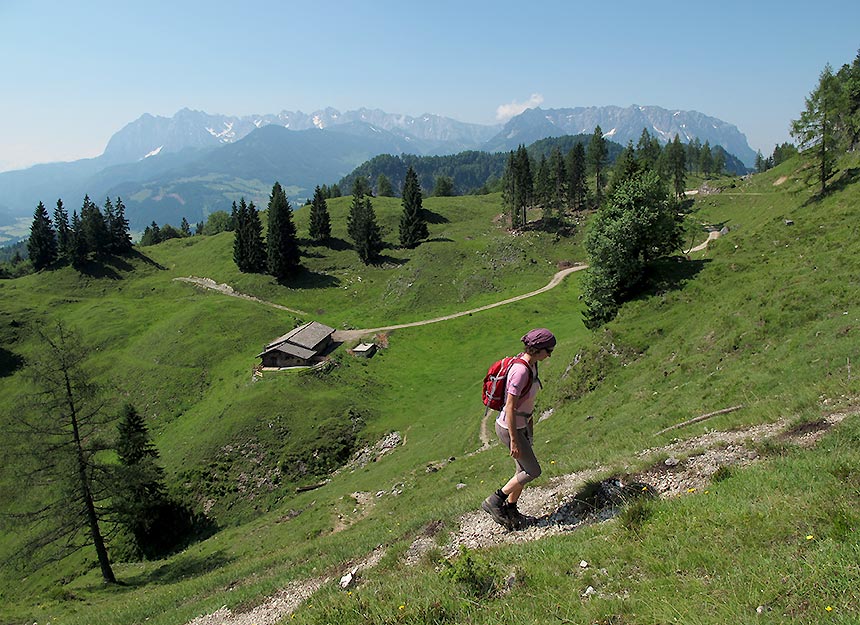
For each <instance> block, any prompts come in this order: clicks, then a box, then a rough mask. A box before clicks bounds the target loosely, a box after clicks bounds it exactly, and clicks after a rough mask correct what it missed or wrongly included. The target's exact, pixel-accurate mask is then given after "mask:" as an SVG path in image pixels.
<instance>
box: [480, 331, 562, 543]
mask: <svg viewBox="0 0 860 625" xmlns="http://www.w3.org/2000/svg"><path fill="white" fill-rule="evenodd" d="M522 341H523V344H524V345H525V351H524V352H523V353H522V354H520V355H519V356H517V358H518V359H521V360H522V361H525V362H521V361H520V360H518V361H516V362H514V363H513V364H512V365H511V367H510V369H509V370H508V375H507V380H506V386H505V391H506V395H505V404H504V407H503V408H502V410H501V411H500V412H499V417H498V418H497V419H496V434H497V435H498V437H499V440H501V441H502V443H504V444H505V445H506V446H507V447H508V449H509V450H510V454H511V457H512V458H513V459H514V462H516V473H515V474H514V476H513V477H512V478H511V479H510V480H508V483H507V484H505V485H504V486H502V487H501V488H500V489H499V490H497V491H496V492H495V493H493V494H492V495H490V496H489V497H487V498H486V499H485V500H484V503H482V504H481V508H482V509H483V510H484V511H485V512H487V513H489V514H490V516H492V517H493V520H495V521H496V522H497V523H499V524H500V525H502V526H504V527H506V528H507V529H521V528H522V527H524V525H525V521H526V518H525V517H524V516H523V515H522V514H520V512H519V510H517V500H518V499H519V498H520V494H521V493H522V492H523V487H524V486H525V485H526V484H527V483H528V482H530V481H532V480H533V479H535V478H536V477H538V476H539V475H540V474H541V468H540V464H538V461H537V458H536V457H535V454H534V451H533V450H532V442H533V440H534V419H533V417H532V411H533V410H534V406H535V396H536V395H537V392H538V389H539V388H540V387H541V382H540V379H538V368H537V363H539V362H540V361H541V360H546V359H547V358H549V357H550V356H551V355H552V350H553V349H554V348H555V342H556V341H555V336H553V334H552V332H550V331H549V330H547V329H546V328H536V329H534V330H531V331H529V332H528V333H527V334H526V335H525V336H523V338H522Z"/></svg>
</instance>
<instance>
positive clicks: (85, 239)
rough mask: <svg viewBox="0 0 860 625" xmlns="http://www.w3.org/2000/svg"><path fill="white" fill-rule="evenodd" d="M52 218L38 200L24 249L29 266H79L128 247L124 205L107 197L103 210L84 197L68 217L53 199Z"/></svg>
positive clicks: (121, 251)
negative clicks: (54, 206) (79, 207)
mask: <svg viewBox="0 0 860 625" xmlns="http://www.w3.org/2000/svg"><path fill="white" fill-rule="evenodd" d="M53 217H54V218H53V220H52V219H51V217H50V216H49V215H48V210H47V209H46V208H45V205H44V204H43V203H42V202H39V205H38V206H37V207H36V211H35V213H34V214H33V223H32V225H31V226H30V238H29V239H28V241H27V253H28V255H29V257H30V262H31V263H32V265H33V269H34V270H36V271H40V270H42V269H47V268H51V267H57V266H62V265H71V266H73V267H76V268H79V267H81V266H82V265H83V264H84V263H86V262H87V261H88V260H90V259H102V258H104V257H106V256H108V255H110V254H120V255H121V254H127V253H128V252H130V251H131V249H132V244H131V235H130V234H129V229H128V219H126V217H125V205H124V204H123V202H122V199H121V198H119V197H117V198H116V202H113V201H111V199H110V198H107V199H106V200H105V203H104V211H102V210H100V209H99V207H98V206H96V204H95V203H94V202H93V201H92V200H90V198H89V196H88V195H87V196H85V197H84V203H83V206H82V207H81V212H80V213H78V211H77V210H75V211H73V212H72V216H71V218H69V214H68V211H66V208H65V206H64V205H63V200H62V199H59V200H57V206H56V208H55V209H54V215H53Z"/></svg>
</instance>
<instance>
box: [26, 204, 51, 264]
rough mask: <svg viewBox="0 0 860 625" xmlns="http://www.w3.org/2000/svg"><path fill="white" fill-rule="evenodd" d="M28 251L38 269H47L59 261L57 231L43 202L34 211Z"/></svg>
mask: <svg viewBox="0 0 860 625" xmlns="http://www.w3.org/2000/svg"><path fill="white" fill-rule="evenodd" d="M27 253H28V254H29V255H30V262H31V263H33V269H35V270H36V271H40V270H42V269H46V268H47V267H50V266H51V265H52V264H54V263H55V262H56V261H57V233H56V232H55V231H54V226H53V224H52V223H51V218H50V217H49V216H48V210H47V209H46V208H45V205H44V204H42V203H41V202H39V205H38V206H37V207H36V210H35V212H34V213H33V223H32V224H31V225H30V238H29V239H28V240H27Z"/></svg>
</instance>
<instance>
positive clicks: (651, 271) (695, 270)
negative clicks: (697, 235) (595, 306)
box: [625, 257, 711, 301]
mask: <svg viewBox="0 0 860 625" xmlns="http://www.w3.org/2000/svg"><path fill="white" fill-rule="evenodd" d="M710 262H711V261H710V260H709V259H702V260H685V259H683V258H680V257H673V258H666V259H662V260H659V261H656V262H654V263H652V264H651V265H650V266H649V268H648V269H647V273H646V274H645V279H644V280H643V282H642V284H641V285H640V287H639V288H638V289H636V291H635V292H633V293H631V297H629V298H625V299H626V300H627V301H631V300H636V299H643V298H646V297H653V296H654V295H661V294H663V293H666V292H667V291H675V290H677V289H680V288H681V287H683V286H684V284H685V283H687V282H688V281H690V280H692V279H693V278H695V277H696V276H697V275H698V274H699V272H701V271H702V269H704V268H705V267H706V266H707V265H708V263H710Z"/></svg>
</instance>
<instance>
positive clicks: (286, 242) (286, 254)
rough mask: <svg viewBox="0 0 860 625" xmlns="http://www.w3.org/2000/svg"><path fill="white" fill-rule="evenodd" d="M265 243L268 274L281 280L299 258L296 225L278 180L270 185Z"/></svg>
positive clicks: (292, 269) (294, 267)
mask: <svg viewBox="0 0 860 625" xmlns="http://www.w3.org/2000/svg"><path fill="white" fill-rule="evenodd" d="M266 243H267V248H268V269H269V274H270V275H272V276H274V277H275V278H277V279H278V280H283V279H284V278H286V277H287V276H288V275H290V274H291V273H293V272H295V270H296V268H297V267H298V266H299V264H300V262H301V258H300V253H299V244H298V240H297V237H296V225H295V223H293V209H292V207H291V206H290V202H289V201H288V200H287V194H286V193H285V192H284V189H283V188H282V187H281V185H280V183H278V182H275V184H274V186H272V194H271V195H270V196H269V208H268V232H267V234H266Z"/></svg>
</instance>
